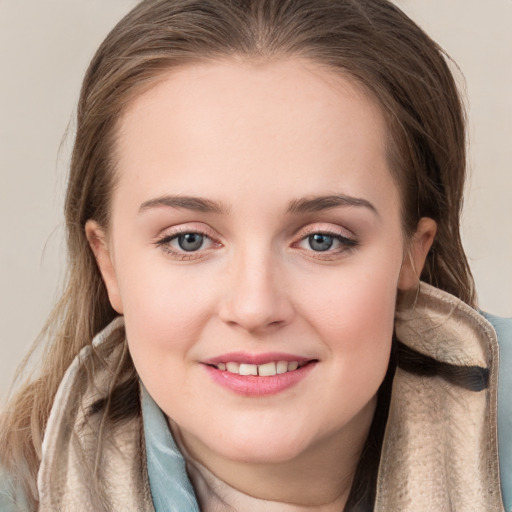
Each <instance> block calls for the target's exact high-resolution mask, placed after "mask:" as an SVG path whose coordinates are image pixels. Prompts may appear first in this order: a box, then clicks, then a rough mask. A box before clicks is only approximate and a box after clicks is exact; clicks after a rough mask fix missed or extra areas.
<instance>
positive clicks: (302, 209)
mask: <svg viewBox="0 0 512 512" xmlns="http://www.w3.org/2000/svg"><path fill="white" fill-rule="evenodd" d="M162 206H166V207H168V208H183V209H186V210H193V211H196V212H201V213H216V214H219V215H222V214H226V213H229V208H228V207H227V206H225V205H224V204H222V203H220V202H217V201H212V200H211V199H205V198H202V197H193V196H170V195H166V196H161V197H156V198H155V199H150V200H149V201H145V202H144V203H142V204H141V206H140V208H139V213H143V212H144V211H147V210H151V209H153V208H159V207H162ZM340 206H356V207H361V208H367V209H368V210H370V211H372V212H373V213H375V214H376V215H377V216H379V212H378V211H377V208H375V206H374V205H373V204H372V203H370V201H367V200H366V199H363V198H360V197H353V196H347V195H345V194H335V195H328V196H318V197H311V198H308V197H304V198H301V199H296V200H294V201H291V202H290V204H289V206H288V209H287V213H289V214H294V213H313V212H320V211H323V210H330V209H332V208H338V207H340Z"/></svg>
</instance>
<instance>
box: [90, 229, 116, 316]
mask: <svg viewBox="0 0 512 512" xmlns="http://www.w3.org/2000/svg"><path fill="white" fill-rule="evenodd" d="M85 234H86V236H87V241H88V242H89V246H90V247H91V250H92V252H93V254H94V257H95V259H96V263H97V265H98V268H99V270H100V273H101V276H102V278H103V282H104V283H105V286H106V288H107V293H108V298H109V300H110V304H111V305H112V307H113V308H114V309H115V310H116V311H117V312H118V313H119V314H121V315H122V314H123V305H122V302H121V295H120V293H119V287H118V283H117V275H116V270H115V267H114V263H113V261H112V253H111V251H110V249H109V246H108V240H107V235H106V233H105V230H104V229H103V228H101V227H100V225H99V224H98V223H97V222H96V221H94V220H88V221H87V222H86V224H85Z"/></svg>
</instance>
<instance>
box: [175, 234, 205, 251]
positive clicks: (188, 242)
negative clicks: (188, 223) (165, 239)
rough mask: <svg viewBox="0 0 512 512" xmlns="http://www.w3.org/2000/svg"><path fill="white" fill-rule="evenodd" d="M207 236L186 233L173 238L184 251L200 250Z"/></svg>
mask: <svg viewBox="0 0 512 512" xmlns="http://www.w3.org/2000/svg"><path fill="white" fill-rule="evenodd" d="M204 241H205V236H204V235H201V234H200V233H184V234H183V235H178V236H177V237H175V238H174V239H173V242H176V243H177V244H178V247H179V248H180V249H181V250H182V251H186V252H193V251H198V250H199V249H201V247H202V246H203V245H204Z"/></svg>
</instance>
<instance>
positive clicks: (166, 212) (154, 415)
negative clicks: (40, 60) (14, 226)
mask: <svg viewBox="0 0 512 512" xmlns="http://www.w3.org/2000/svg"><path fill="white" fill-rule="evenodd" d="M464 139H465V132H464V122H463V113H462V108H461V104H460V100H459V97H458V94H457V91H456V88H455V85H454V82H453V78H452V76H451V74H450V72H449V70H448V68H447V66H446V63H445V61H444V58H443V54H442V52H441V51H440V50H439V48H438V47H437V46H436V45H435V43H433V42H432V41H431V40H430V39H429V38H428V37H427V36H426V35H425V34H424V33H423V32H422V31H421V30H420V29H419V28H418V27H417V26H416V25H414V23H413V22H412V21H411V20H409V19H408V18H407V17H406V16H405V15H404V14H403V13H401V12H400V11H399V10H398V9H397V8H396V7H394V6H393V5H391V4H389V3H388V2H385V1H382V0H371V1H370V0H368V1H364V2H358V3H353V2H351V1H337V2H331V1H323V0H320V1H318V0H316V1H315V2H311V1H293V2H289V1H284V0H283V1H279V0H273V1H263V0H258V1H256V0H255V1H242V0H240V1H236V2H234V1H229V2H227V1H226V2H224V1H219V0H216V1H211V2H208V1H206V2H205V1H192V0H188V1H165V0H164V1H158V2H154V1H145V2H142V3H141V4H139V5H138V6H137V7H136V8H135V9H134V10H133V11H132V12H131V13H130V14H128V15H127V17H126V18H125V19H124V20H122V21H121V22H120V23H119V24H118V26H117V27H116V28H115V29H114V30H113V31H112V32H111V34H110V35H109V36H108V37H107V39H106V40H105V42H104V43H103V44H102V46H101V47H100V49H99V50H98V52H97V54H96V56H95V57H94V59H93V61H92V63H91V65H90V67H89V70H88V72H87V75H86V77H85V80H84V84H83V89H82V93H81V99H80V104H79V109H78V123H77V135H76V140H75V146H74V152H73V159H72V164H71V172H70V180H69V185H68V193H67V199H66V221H67V226H68V243H69V253H70V279H69V285H68V289H67V291H66V293H65V294H64V296H63V298H62V300H61V302H60V303H59V305H58V306H57V308H56V310H55V313H54V315H53V316H52V318H50V320H49V323H48V332H47V337H48V340H49V342H48V343H49V344H48V350H47V352H46V357H45V360H44V361H43V363H42V366H41V368H42V370H41V375H40V378H39V379H37V380H35V381H34V382H32V383H30V384H29V385H27V386H26V387H25V388H23V389H21V390H20V391H19V392H18V394H17V395H16V396H15V397H14V398H13V400H12V402H11V404H10V406H9V408H8V409H7V411H6V412H5V413H4V416H3V417H2V428H1V436H2V441H3V442H2V443H0V446H2V452H1V460H2V464H3V466H4V468H5V469H4V471H5V474H6V475H8V476H6V477H5V478H4V480H5V482H6V483H5V484H4V488H5V490H4V491H3V493H4V496H5V498H3V499H4V501H5V502H6V505H5V506H4V508H5V507H7V506H11V508H12V507H18V508H19V507H20V506H21V507H24V508H25V509H27V510H33V509H35V508H37V506H38V505H39V510H123V511H126V510H153V509H156V510H180V511H182V510H198V509H199V508H200V509H201V510H244V511H247V510H270V511H271V510H280V511H283V510H290V511H291V510H302V511H306V510H324V511H330V510H343V509H345V510H452V509H455V510H503V504H502V500H501V492H500V476H499V469H500V468H499V466H498V459H497V446H496V445H497V443H496V423H497V419H496V407H495V402H496V394H497V375H498V359H497V349H498V346H497V340H496V333H495V330H494V329H493V327H492V325H491V324H490V323H489V322H488V321H487V320H486V319H485V318H484V317H482V316H481V315H480V314H479V313H478V312H477V311H476V310H475V309H473V308H474V306H475V296H474V291H473V285H472V279H471V274H470V271H469V268H468V265H467V261H466V257H465V255H464V252H463V249H462V245H461V242H460V236H459V212H460V206H461V199H462V189H463V183H464V174H465V153H464ZM420 277H421V279H422V280H423V281H425V283H422V284H420ZM501 329H502V327H501V326H500V331H501ZM507 332H508V334H507ZM506 336H510V327H509V326H508V325H505V328H503V333H501V332H500V333H499V338H500V343H502V342H503V340H505V337H506ZM93 339H94V341H92V340H93ZM79 354H80V355H79ZM391 385H393V391H392V392H391ZM502 411H503V412H502ZM506 414H507V411H506V410H505V409H504V408H502V407H501V405H500V418H501V417H502V416H503V417H504V418H505V419H506V418H507V417H508V416H507V415H506ZM500 427H501V425H500ZM499 435H500V436H501V438H500V442H501V439H503V440H504V442H501V445H500V455H501V457H502V467H501V469H502V483H503V491H504V497H505V499H507V496H508V493H509V489H510V483H511V474H510V472H508V470H507V464H508V463H509V462H510V460H509V459H507V457H506V453H507V452H506V450H507V449H508V448H507V446H508V445H507V444H506V441H507V439H508V438H507V431H506V430H505V429H503V428H500V432H499ZM503 447H504V449H503ZM503 450H505V451H503ZM503 454H505V456H504V455H503ZM16 502H17V504H16ZM7 504H9V505H7ZM508 506H509V505H508ZM14 509H15V510H17V508H14Z"/></svg>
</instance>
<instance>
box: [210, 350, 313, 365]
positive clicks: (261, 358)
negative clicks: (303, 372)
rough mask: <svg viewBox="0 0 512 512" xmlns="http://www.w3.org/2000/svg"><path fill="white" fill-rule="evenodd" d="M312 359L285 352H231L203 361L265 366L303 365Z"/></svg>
mask: <svg viewBox="0 0 512 512" xmlns="http://www.w3.org/2000/svg"><path fill="white" fill-rule="evenodd" d="M312 360H313V359H312V358H307V357H303V356H297V355H294V354H285V353H284V352H266V353H264V354H249V353H248V352H230V353H229V354H223V355H221V356H217V357H212V358H211V359H206V360H205V361H201V362H202V363H204V364H215V365H217V364H219V363H228V362H233V363H239V364H242V363H245V364H258V365H259V364H265V363H271V362H272V361H288V362H290V361H297V362H298V363H303V362H304V361H312Z"/></svg>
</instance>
